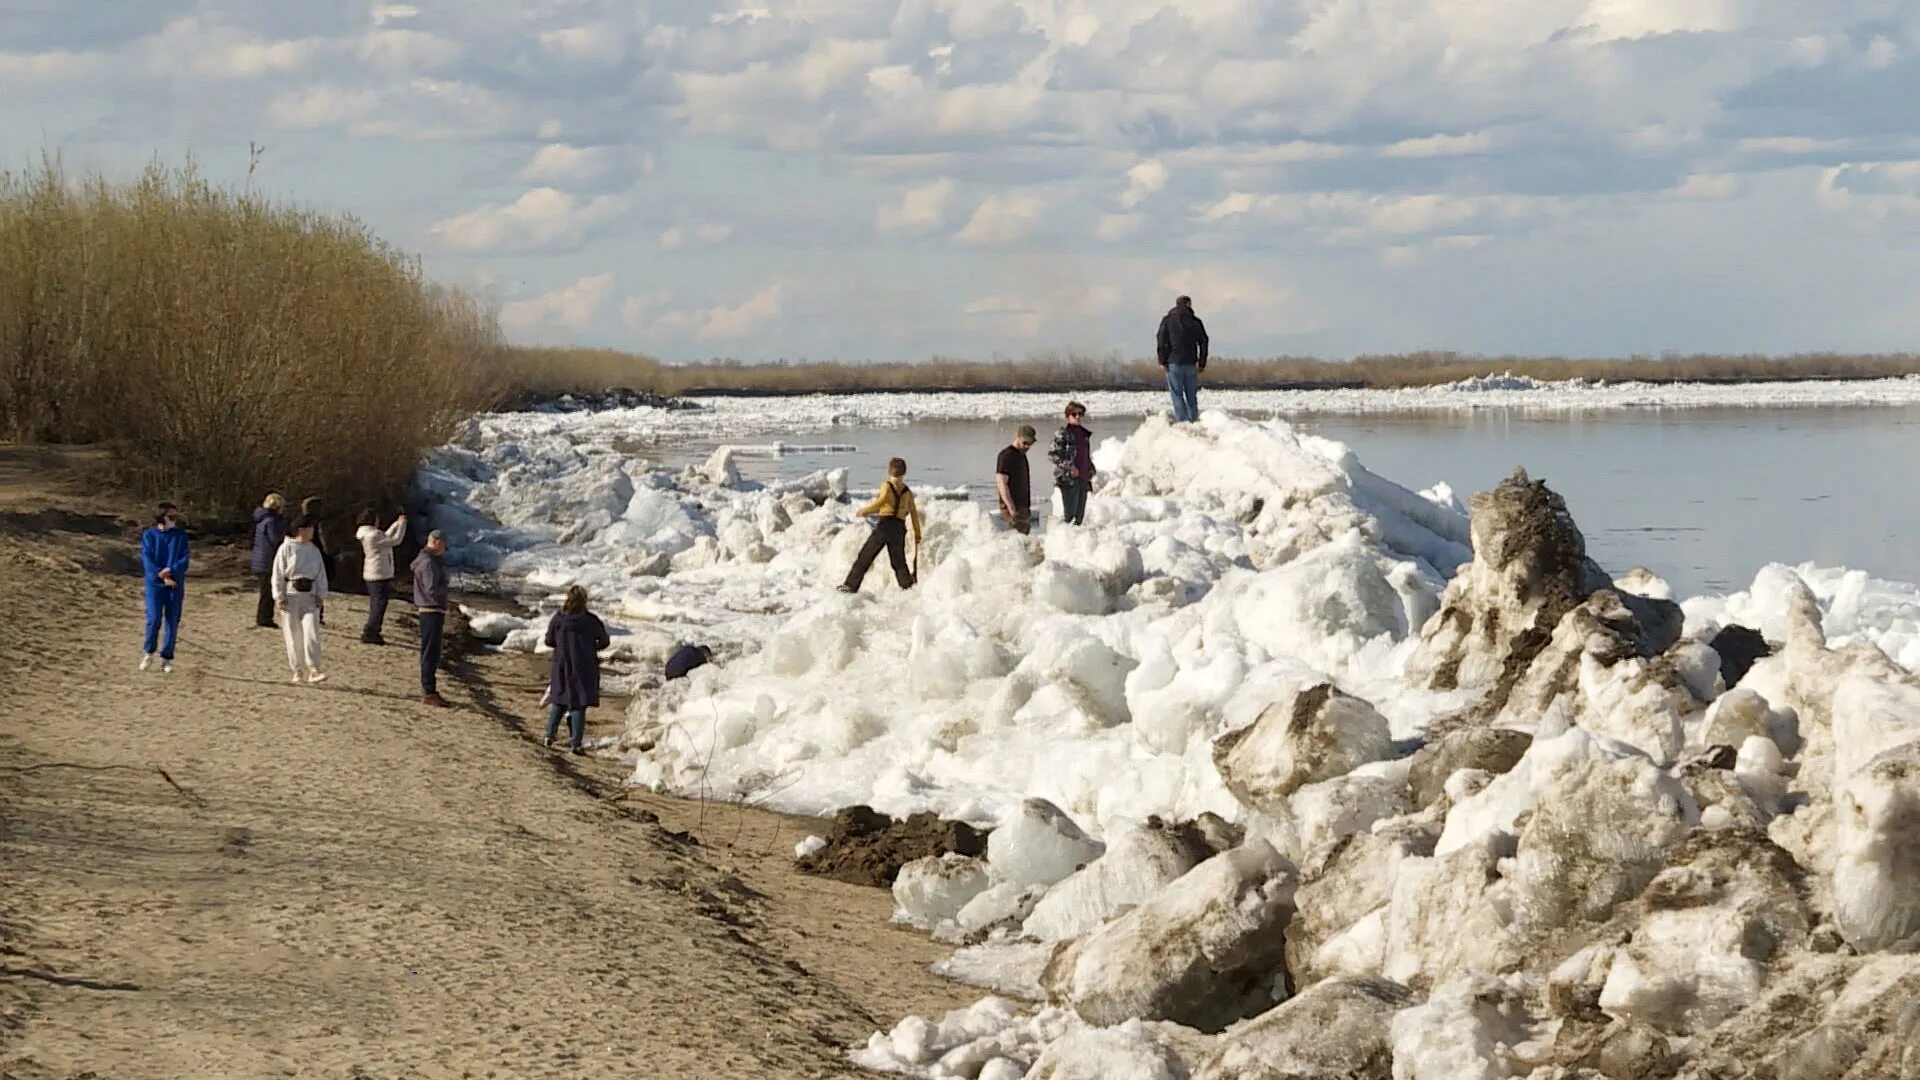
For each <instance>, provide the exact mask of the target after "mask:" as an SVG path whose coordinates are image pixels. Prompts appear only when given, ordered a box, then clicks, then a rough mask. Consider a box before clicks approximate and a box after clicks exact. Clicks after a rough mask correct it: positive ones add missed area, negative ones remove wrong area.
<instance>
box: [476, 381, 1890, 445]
mask: <svg viewBox="0 0 1920 1080" xmlns="http://www.w3.org/2000/svg"><path fill="white" fill-rule="evenodd" d="M1069 396H1071V397H1073V398H1075V399H1076V400H1079V401H1080V402H1082V403H1083V404H1085V405H1086V406H1087V407H1088V408H1089V409H1090V410H1091V411H1092V414H1093V415H1094V416H1095V417H1100V416H1148V415H1154V414H1157V413H1159V412H1161V411H1163V410H1164V409H1165V408H1166V403H1167V397H1166V395H1165V394H1164V393H1160V392H1157V391H1139V390H1128V391H1104V390H1089V391H1086V392H1081V393H1075V394H1072V395H1068V394H1059V393H966V394H961V393H920V392H914V393H890V394H807V395H796V396H792V397H752V398H745V397H696V398H691V399H689V400H691V401H694V402H696V403H698V404H699V405H700V406H701V408H699V409H695V410H682V411H668V410H665V409H654V408H638V409H611V410H606V411H603V412H597V413H591V414H546V413H506V414H499V415H500V416H501V417H506V418H514V420H513V422H512V423H511V424H510V425H509V426H514V427H518V428H521V429H526V430H572V431H575V432H584V431H600V432H605V433H609V434H613V435H624V436H626V437H640V438H646V439H653V440H658V441H662V442H671V441H673V440H676V439H686V438H712V437H714V436H715V435H724V436H726V437H729V438H733V437H741V436H748V435H752V434H756V433H762V432H791V431H805V430H814V429H825V428H832V427H835V426H846V425H886V424H905V423H911V422H913V421H916V420H997V419H1006V420H1028V419H1035V418H1045V417H1055V416H1058V415H1059V414H1060V406H1061V403H1062V402H1063V401H1065V400H1066V399H1067V398H1068V397H1069ZM1202 404H1203V405H1205V406H1206V407H1207V408H1213V409H1225V410H1227V411H1230V412H1232V413H1234V414H1236V415H1239V416H1246V417H1255V418H1263V417H1274V416H1282V417H1284V416H1301V415H1312V414H1321V415H1327V414H1353V413H1383V412H1467V411H1473V410H1479V409H1521V410H1529V411H1534V412H1593V411H1604V410H1609V409H1692V408H1715V407H1751V408H1787V407H1813V406H1861V405H1915V404H1920V377H1915V376H1907V377H1903V378H1895V379H1870V380H1854V381H1802V382H1778V383H1744V384H1742V383H1730V384H1710V383H1635V382H1600V381H1590V380H1583V379H1575V380H1569V381H1565V382H1542V381H1539V380H1535V379H1532V378H1528V377H1526V376H1522V375H1510V374H1507V375H1485V376H1479V377H1476V378H1472V379H1463V380H1460V381H1458V382H1453V383H1446V384H1443V385H1439V386H1422V387H1409V388H1407V389H1401V390H1224V389H1218V390H1217V389H1210V388H1209V389H1204V390H1203V393H1202Z"/></svg>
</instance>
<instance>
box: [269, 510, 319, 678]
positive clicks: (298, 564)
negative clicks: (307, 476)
mask: <svg viewBox="0 0 1920 1080" xmlns="http://www.w3.org/2000/svg"><path fill="white" fill-rule="evenodd" d="M317 527H318V526H317V525H315V523H314V520H313V519H312V518H309V517H302V518H298V519H296V520H295V521H294V523H293V531H292V532H289V533H288V534H287V538H286V539H285V540H283V541H281V543H280V550H279V551H278V552H275V553H274V556H273V583H272V588H273V603H274V606H275V607H277V608H278V609H279V610H280V633H281V635H282V636H283V637H285V638H286V641H287V666H288V667H289V668H292V669H293V681H294V682H296V683H300V682H304V683H322V682H326V681H327V673H326V672H324V671H322V670H320V659H321V657H320V613H321V612H322V611H324V610H326V606H327V561H326V560H325V559H323V558H321V557H320V547H319V545H318V544H315V543H314V542H313V534H314V530H315V529H316V528H317Z"/></svg>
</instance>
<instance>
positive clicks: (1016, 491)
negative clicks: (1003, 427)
mask: <svg viewBox="0 0 1920 1080" xmlns="http://www.w3.org/2000/svg"><path fill="white" fill-rule="evenodd" d="M1038 437H1039V436H1037V435H1036V434H1034V430H1033V425H1032V424H1021V425H1020V430H1019V431H1017V432H1015V433H1014V436H1013V445H1012V446H1006V447H1002V448H1001V450H1000V459H999V461H997V462H996V463H995V464H994V467H993V472H994V477H993V480H994V486H995V487H997V488H998V489H999V491H1000V516H1001V517H1002V518H1005V519H1006V522H1007V525H1008V527H1009V528H1011V529H1013V531H1015V532H1017V533H1020V534H1022V535H1025V534H1026V533H1028V532H1030V531H1032V529H1033V484H1032V481H1031V480H1030V479H1029V477H1028V475H1027V451H1028V450H1031V449H1033V444H1034V441H1035V440H1036V439H1037V438H1038Z"/></svg>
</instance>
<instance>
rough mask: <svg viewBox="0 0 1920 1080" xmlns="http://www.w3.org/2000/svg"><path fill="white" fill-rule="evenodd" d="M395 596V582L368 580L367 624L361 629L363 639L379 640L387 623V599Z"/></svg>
mask: <svg viewBox="0 0 1920 1080" xmlns="http://www.w3.org/2000/svg"><path fill="white" fill-rule="evenodd" d="M392 598H393V582H392V580H391V579H389V580H387V581H369V582H367V625H366V628H365V629H363V630H361V631H360V640H361V641H378V640H379V639H380V631H381V629H382V628H384V627H385V626H386V625H387V601H388V600H390V599H392Z"/></svg>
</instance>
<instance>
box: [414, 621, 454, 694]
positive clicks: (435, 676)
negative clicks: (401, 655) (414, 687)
mask: <svg viewBox="0 0 1920 1080" xmlns="http://www.w3.org/2000/svg"><path fill="white" fill-rule="evenodd" d="M446 628H447V613H446V612H444V611H423V612H421V613H420V692H421V693H422V694H438V693H439V692H440V678H439V672H440V636H441V633H442V631H444V630H446Z"/></svg>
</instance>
